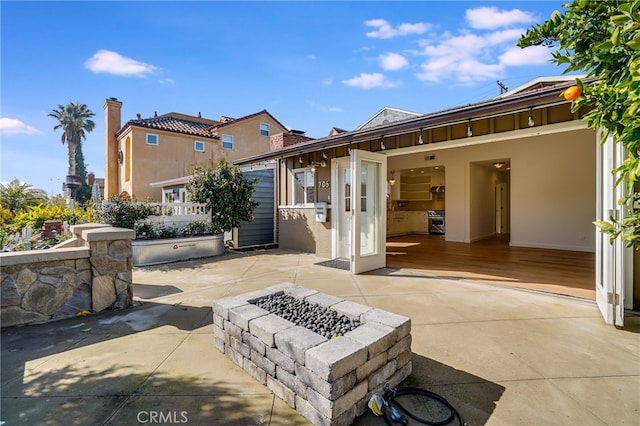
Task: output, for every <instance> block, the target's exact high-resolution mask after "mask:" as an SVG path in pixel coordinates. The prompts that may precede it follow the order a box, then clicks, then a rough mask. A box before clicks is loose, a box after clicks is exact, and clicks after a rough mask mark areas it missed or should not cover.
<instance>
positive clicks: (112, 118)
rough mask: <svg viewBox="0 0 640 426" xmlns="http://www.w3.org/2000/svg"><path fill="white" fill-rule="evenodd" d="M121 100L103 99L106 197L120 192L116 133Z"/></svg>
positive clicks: (119, 119)
mask: <svg viewBox="0 0 640 426" xmlns="http://www.w3.org/2000/svg"><path fill="white" fill-rule="evenodd" d="M121 120H122V102H120V101H119V100H118V99H117V98H109V99H106V100H105V101H104V149H105V154H104V160H105V165H104V194H105V196H106V197H109V196H111V195H116V194H118V193H120V181H119V173H118V148H119V147H118V139H117V138H116V133H117V132H118V131H119V130H120V129H121V127H122V121H121Z"/></svg>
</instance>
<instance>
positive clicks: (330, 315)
mask: <svg viewBox="0 0 640 426" xmlns="http://www.w3.org/2000/svg"><path fill="white" fill-rule="evenodd" d="M253 304H254V305H256V306H258V307H260V308H262V309H265V310H267V311H269V312H271V313H272V314H276V315H278V316H279V317H281V318H284V319H286V320H288V321H291V322H292V323H294V324H295V325H299V326H301V327H304V328H307V329H309V330H311V331H313V332H315V333H318V334H319V335H321V336H324V337H326V338H327V339H331V338H332V337H337V336H342V335H344V334H345V333H347V332H349V331H351V330H354V329H355V328H356V327H358V326H359V325H360V321H358V320H354V319H351V318H349V317H348V316H346V315H340V314H338V312H336V311H334V310H332V309H327V308H325V307H323V306H320V305H316V304H314V303H309V302H307V301H305V300H301V299H296V298H295V297H292V296H289V295H287V294H284V293H277V294H272V295H269V296H265V297H262V298H260V299H258V300H256V301H254V302H253Z"/></svg>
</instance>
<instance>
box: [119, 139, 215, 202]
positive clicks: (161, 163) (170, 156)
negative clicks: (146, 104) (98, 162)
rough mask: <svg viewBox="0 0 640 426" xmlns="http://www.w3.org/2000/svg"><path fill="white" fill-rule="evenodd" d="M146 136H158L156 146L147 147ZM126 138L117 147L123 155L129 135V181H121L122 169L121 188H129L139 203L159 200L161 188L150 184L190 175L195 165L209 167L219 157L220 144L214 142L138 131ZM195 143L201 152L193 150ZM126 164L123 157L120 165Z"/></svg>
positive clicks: (121, 173)
mask: <svg viewBox="0 0 640 426" xmlns="http://www.w3.org/2000/svg"><path fill="white" fill-rule="evenodd" d="M147 133H150V134H155V135H158V145H148V144H147V142H146V137H147V136H146V135H147ZM125 135H126V136H125ZM125 135H123V136H124V137H121V138H120V144H121V149H122V150H123V152H124V150H125V148H126V146H125V145H126V137H127V136H129V135H130V136H131V163H130V167H131V180H130V181H129V182H127V181H126V180H125V179H124V177H125V170H124V167H121V171H120V178H121V182H122V183H123V185H122V188H124V189H127V187H129V186H130V188H131V189H130V191H127V192H129V194H130V195H132V196H134V197H136V198H137V199H139V200H146V199H149V200H154V201H159V200H161V199H162V189H161V188H153V187H151V186H150V184H151V183H152V182H158V181H163V180H169V179H173V178H177V177H182V176H187V175H190V174H191V173H193V168H194V167H195V166H196V165H199V164H211V165H212V164H214V163H215V162H216V161H217V160H218V159H219V158H220V155H221V154H220V151H221V150H220V141H218V140H215V139H207V138H200V137H196V136H189V135H180V134H176V133H171V132H162V131H157V130H153V129H140V128H136V129H134V130H133V131H131V132H130V133H129V132H127V133H126V134H125ZM196 140H198V141H202V142H204V144H205V150H204V152H198V151H196V150H195V149H194V142H195V141H196ZM125 157H126V154H125ZM127 164H128V163H127V160H126V158H125V161H124V163H123V166H126V165H127Z"/></svg>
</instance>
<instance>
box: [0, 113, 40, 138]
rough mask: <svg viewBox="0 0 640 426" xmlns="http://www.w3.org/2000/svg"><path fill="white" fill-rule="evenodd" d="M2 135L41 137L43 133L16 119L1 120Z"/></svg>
mask: <svg viewBox="0 0 640 426" xmlns="http://www.w3.org/2000/svg"><path fill="white" fill-rule="evenodd" d="M0 133H2V134H3V135H41V134H42V132H41V131H40V130H38V129H36V128H33V127H31V126H29V125H27V124H25V123H23V122H22V121H20V120H16V119H15V118H7V117H2V118H0Z"/></svg>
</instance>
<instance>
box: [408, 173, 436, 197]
mask: <svg viewBox="0 0 640 426" xmlns="http://www.w3.org/2000/svg"><path fill="white" fill-rule="evenodd" d="M431 198H432V196H431V176H400V199H401V200H409V201H411V200H414V201H418V200H419V201H427V200H431Z"/></svg>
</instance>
